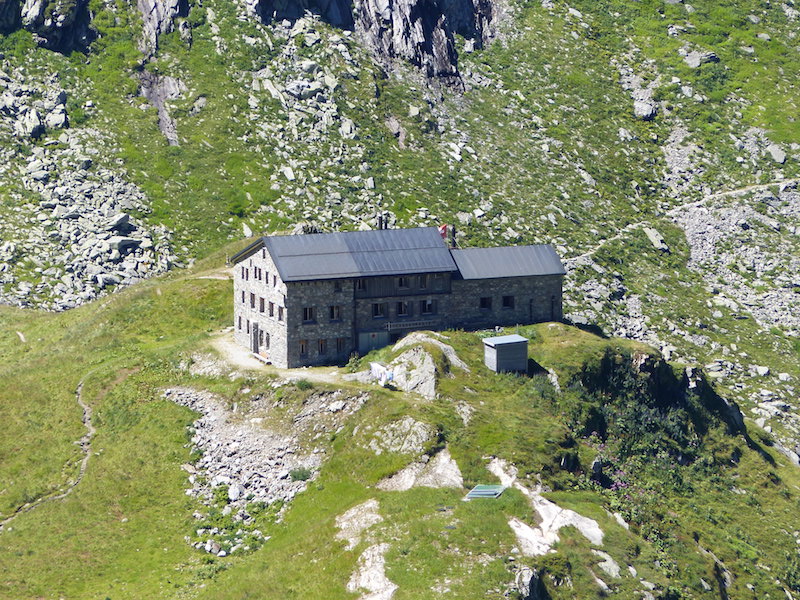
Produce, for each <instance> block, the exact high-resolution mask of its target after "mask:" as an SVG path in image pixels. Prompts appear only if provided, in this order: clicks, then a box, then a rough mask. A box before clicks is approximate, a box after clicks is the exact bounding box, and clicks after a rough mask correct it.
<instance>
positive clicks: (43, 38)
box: [0, 0, 95, 52]
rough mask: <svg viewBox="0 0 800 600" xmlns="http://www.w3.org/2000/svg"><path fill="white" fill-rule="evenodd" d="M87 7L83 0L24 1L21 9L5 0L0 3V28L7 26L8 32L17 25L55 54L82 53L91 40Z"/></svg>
mask: <svg viewBox="0 0 800 600" xmlns="http://www.w3.org/2000/svg"><path fill="white" fill-rule="evenodd" d="M14 5H16V8H15V6H14ZM88 7H89V3H88V2H87V0H75V1H73V2H58V1H55V0H25V2H24V3H23V4H22V5H21V6H20V5H19V2H18V1H16V2H15V1H14V0H6V1H5V2H4V3H3V4H0V29H2V28H3V27H4V26H5V25H8V26H7V28H6V31H9V30H11V29H14V28H16V26H18V24H19V23H20V22H21V24H22V26H23V27H25V29H27V30H28V31H30V32H31V33H33V34H34V35H35V37H36V39H37V42H38V43H39V45H41V46H44V47H45V48H49V49H50V50H57V51H59V52H69V51H70V50H76V49H77V50H86V49H87V48H88V46H89V44H90V43H91V42H92V40H93V39H94V38H95V32H94V30H93V29H91V27H90V22H89V8H88ZM17 11H19V12H18V13H17ZM17 14H19V17H20V18H19V21H18V20H17V18H16V15H17Z"/></svg>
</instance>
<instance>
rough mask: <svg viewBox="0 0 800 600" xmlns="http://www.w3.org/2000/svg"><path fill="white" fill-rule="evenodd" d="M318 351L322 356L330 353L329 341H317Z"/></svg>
mask: <svg viewBox="0 0 800 600" xmlns="http://www.w3.org/2000/svg"><path fill="white" fill-rule="evenodd" d="M317 350H318V351H319V354H320V356H322V355H324V354H327V353H328V340H317Z"/></svg>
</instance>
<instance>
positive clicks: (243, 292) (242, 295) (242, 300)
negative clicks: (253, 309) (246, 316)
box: [242, 290, 244, 304]
mask: <svg viewBox="0 0 800 600" xmlns="http://www.w3.org/2000/svg"><path fill="white" fill-rule="evenodd" d="M242 304H244V290H242Z"/></svg>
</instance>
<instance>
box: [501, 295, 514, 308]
mask: <svg viewBox="0 0 800 600" xmlns="http://www.w3.org/2000/svg"><path fill="white" fill-rule="evenodd" d="M503 308H514V296H503Z"/></svg>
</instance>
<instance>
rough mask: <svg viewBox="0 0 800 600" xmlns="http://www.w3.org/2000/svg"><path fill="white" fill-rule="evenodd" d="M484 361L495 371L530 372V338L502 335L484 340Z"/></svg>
mask: <svg viewBox="0 0 800 600" xmlns="http://www.w3.org/2000/svg"><path fill="white" fill-rule="evenodd" d="M483 362H484V363H485V364H486V366H487V367H489V368H490V369H491V370H492V371H494V372H495V373H501V372H503V371H516V372H522V373H527V372H528V338H524V337H522V336H521V335H517V334H513V335H501V336H499V337H490V338H485V339H484V340H483Z"/></svg>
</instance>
